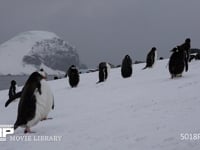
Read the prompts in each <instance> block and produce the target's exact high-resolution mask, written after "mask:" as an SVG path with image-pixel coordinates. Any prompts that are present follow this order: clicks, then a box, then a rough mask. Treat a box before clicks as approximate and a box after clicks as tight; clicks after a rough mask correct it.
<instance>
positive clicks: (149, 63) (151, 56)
mask: <svg viewBox="0 0 200 150" xmlns="http://www.w3.org/2000/svg"><path fill="white" fill-rule="evenodd" d="M156 60H157V50H156V48H155V47H152V49H151V51H150V52H149V53H148V54H147V58H146V66H145V67H144V68H143V69H146V68H152V67H153V65H154V64H155V61H156Z"/></svg>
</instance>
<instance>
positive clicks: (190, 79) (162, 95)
mask: <svg viewBox="0 0 200 150" xmlns="http://www.w3.org/2000/svg"><path fill="white" fill-rule="evenodd" d="M166 66H167V60H163V61H159V62H158V63H157V64H156V66H155V68H153V69H146V70H142V68H143V67H144V64H138V65H134V66H133V76H132V77H131V78H128V79H123V78H122V77H121V74H120V69H119V68H118V69H112V70H111V72H110V75H109V78H108V80H107V81H106V82H104V83H101V84H96V81H97V80H98V79H97V78H98V72H95V73H89V74H82V75H81V76H80V84H79V86H78V87H77V88H74V89H72V88H70V87H69V84H68V81H67V79H60V80H55V81H50V82H49V84H50V85H51V87H52V90H53V92H54V98H55V110H53V111H52V112H51V113H50V115H49V116H50V117H53V120H48V121H43V122H40V123H39V124H38V125H36V126H35V127H33V128H32V130H33V131H35V132H36V133H33V134H28V135H26V136H30V137H33V136H43V135H48V136H54V135H57V136H62V140H61V141H60V142H36V141H31V142H13V141H7V142H0V146H1V148H2V149H4V150H10V149H29V150H36V149H48V150H55V149H61V150H64V149H68V150H189V149H190V150H199V148H200V144H199V142H200V139H199V140H181V134H182V133H184V135H185V133H200V120H199V114H200V97H199V92H198V91H199V89H200V71H199V68H200V62H198V61H196V62H192V63H191V64H190V68H189V72H187V73H184V76H183V77H182V78H177V79H173V80H172V79H170V76H169V73H168V69H167V68H166ZM7 92H8V91H7V90H5V91H1V92H0V98H1V100H0V110H1V113H0V124H13V123H14V122H15V119H16V111H17V104H18V103H17V102H15V103H12V104H10V106H9V107H8V108H4V103H5V101H6V99H7ZM14 135H15V136H20V135H24V134H23V129H17V130H16V131H15V134H14Z"/></svg>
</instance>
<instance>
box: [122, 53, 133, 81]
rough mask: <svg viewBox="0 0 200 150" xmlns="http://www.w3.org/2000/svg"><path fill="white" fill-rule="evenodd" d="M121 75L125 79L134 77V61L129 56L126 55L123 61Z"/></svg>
mask: <svg viewBox="0 0 200 150" xmlns="http://www.w3.org/2000/svg"><path fill="white" fill-rule="evenodd" d="M121 75H122V77H123V78H128V77H131V75H132V59H131V57H130V56H129V55H126V56H125V57H124V59H123V60H122V66H121Z"/></svg>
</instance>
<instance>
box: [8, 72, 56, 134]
mask: <svg viewBox="0 0 200 150" xmlns="http://www.w3.org/2000/svg"><path fill="white" fill-rule="evenodd" d="M16 97H20V101H19V104H18V114H17V120H16V122H15V124H14V129H15V130H16V129H17V128H18V127H23V128H25V130H24V133H32V132H31V130H30V127H32V126H34V125H36V124H37V123H38V122H39V121H42V120H45V119H47V115H48V113H49V111H50V110H51V109H53V108H54V100H53V93H52V91H51V89H50V87H49V85H48V83H47V81H46V80H45V79H44V77H43V76H42V75H41V74H40V73H39V72H33V73H32V74H31V75H30V76H29V78H28V80H27V81H26V83H25V85H24V87H23V89H22V91H21V92H19V93H17V94H16V96H15V97H14V98H12V99H9V100H8V101H7V102H6V105H5V106H6V107H7V106H8V104H9V103H10V102H12V100H13V99H15V98H16Z"/></svg>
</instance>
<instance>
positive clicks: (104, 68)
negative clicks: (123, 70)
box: [97, 62, 110, 83]
mask: <svg viewBox="0 0 200 150" xmlns="http://www.w3.org/2000/svg"><path fill="white" fill-rule="evenodd" d="M109 69H110V65H109V64H108V63H107V62H101V63H99V81H98V82H97V83H100V82H104V81H105V80H106V79H107V78H108V72H109Z"/></svg>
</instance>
